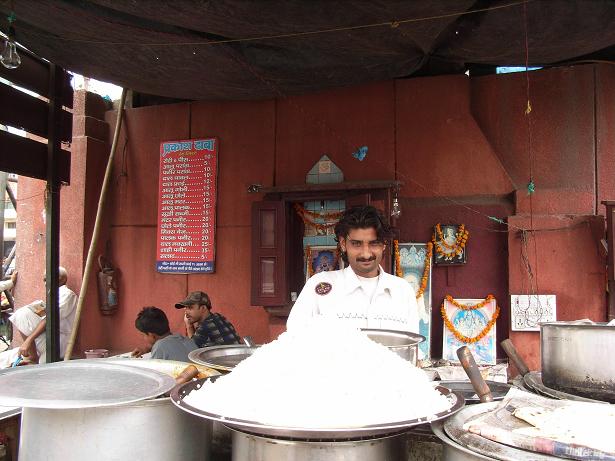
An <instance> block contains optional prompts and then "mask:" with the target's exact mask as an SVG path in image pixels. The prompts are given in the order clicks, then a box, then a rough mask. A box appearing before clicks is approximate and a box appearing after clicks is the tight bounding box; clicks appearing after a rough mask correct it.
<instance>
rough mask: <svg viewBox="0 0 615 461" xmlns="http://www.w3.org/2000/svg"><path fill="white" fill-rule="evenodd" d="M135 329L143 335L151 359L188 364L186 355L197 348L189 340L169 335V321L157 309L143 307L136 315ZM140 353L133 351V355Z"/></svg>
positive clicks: (180, 336)
mask: <svg viewBox="0 0 615 461" xmlns="http://www.w3.org/2000/svg"><path fill="white" fill-rule="evenodd" d="M135 327H136V328H137V330H139V331H140V332H141V333H142V334H143V338H144V339H145V343H146V345H147V349H150V350H151V351H152V357H151V358H153V359H163V360H178V361H180V362H190V359H189V358H188V354H189V353H190V352H192V351H193V350H195V349H196V348H197V347H196V344H194V341H192V340H191V339H190V338H186V337H184V336H182V335H177V334H171V329H170V328H169V319H167V316H166V314H165V313H164V312H163V311H162V310H161V309H158V308H157V307H144V308H143V309H142V310H141V312H139V315H137V319H136V320H135ZM141 353H142V351H141V350H140V349H135V351H133V355H140V354H141Z"/></svg>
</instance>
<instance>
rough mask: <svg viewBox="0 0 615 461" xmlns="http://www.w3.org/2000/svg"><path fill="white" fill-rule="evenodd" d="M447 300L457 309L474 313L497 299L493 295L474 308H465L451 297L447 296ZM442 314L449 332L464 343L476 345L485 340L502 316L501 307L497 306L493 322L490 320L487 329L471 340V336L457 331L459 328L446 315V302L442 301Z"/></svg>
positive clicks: (492, 318)
mask: <svg viewBox="0 0 615 461" xmlns="http://www.w3.org/2000/svg"><path fill="white" fill-rule="evenodd" d="M445 299H446V300H447V301H448V302H449V303H451V304H452V305H453V306H455V307H457V308H459V309H462V310H464V311H473V310H476V309H480V308H481V307H484V306H485V305H487V304H488V303H490V302H491V301H492V300H493V299H495V298H494V296H493V295H488V296H487V297H486V298H485V299H484V300H482V301H481V302H479V303H478V304H475V305H473V306H465V305H463V304H460V303H458V302H457V301H455V300H454V299H453V297H452V296H451V295H446V296H445ZM440 314H441V315H442V320H444V324H445V325H446V328H448V330H449V331H450V332H451V333H453V335H455V338H457V339H458V340H459V341H461V342H462V343H475V342H477V341H480V340H481V339H483V338H484V337H485V336H486V335H487V334H488V333H489V331H491V329H492V328H493V326H494V325H495V322H496V320H497V319H498V317H499V316H500V306H498V305H496V306H495V311H494V312H493V317H491V320H489V322H487V325H485V328H483V329H482V330H481V331H480V332H479V333H478V334H477V335H476V336H474V337H473V338H470V337H469V336H465V335H463V334H462V333H461V332H459V330H457V328H455V325H453V322H451V321H450V319H449V318H448V315H446V309H445V307H444V301H442V305H441V306H440Z"/></svg>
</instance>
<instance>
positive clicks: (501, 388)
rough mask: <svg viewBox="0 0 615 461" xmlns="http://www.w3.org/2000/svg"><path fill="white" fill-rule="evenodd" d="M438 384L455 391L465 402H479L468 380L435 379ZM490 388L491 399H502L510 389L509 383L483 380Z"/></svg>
mask: <svg viewBox="0 0 615 461" xmlns="http://www.w3.org/2000/svg"><path fill="white" fill-rule="evenodd" d="M435 382H436V383H437V384H439V385H440V386H443V387H446V388H447V389H450V390H452V391H457V392H459V393H460V394H461V395H463V397H464V398H465V400H466V403H479V402H480V399H479V398H478V395H476V391H475V390H474V386H472V383H471V382H470V381H465V380H464V381H461V380H459V381H435ZM485 382H486V383H487V385H488V386H489V389H490V390H491V395H492V396H493V400H502V399H503V398H504V397H505V396H506V394H507V393H508V391H509V390H510V388H511V386H510V384H506V383H498V382H497V381H485Z"/></svg>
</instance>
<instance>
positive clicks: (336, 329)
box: [185, 321, 450, 429]
mask: <svg viewBox="0 0 615 461" xmlns="http://www.w3.org/2000/svg"><path fill="white" fill-rule="evenodd" d="M185 401H186V403H188V404H189V405H192V406H193V407H196V408H199V409H202V410H205V411H208V412H211V413H214V414H219V415H223V416H224V417H227V418H238V419H243V420H249V421H255V422H260V423H262V424H266V425H270V426H283V427H295V428H309V429H311V428H314V429H318V428H323V429H325V428H353V427H361V426H366V425H373V424H386V423H392V422H397V421H406V420H410V419H414V418H419V417H429V416H431V415H434V414H435V413H438V412H441V411H444V410H446V409H448V408H449V407H450V403H449V401H448V400H447V399H446V397H444V396H443V395H441V394H440V393H439V392H438V391H436V390H435V389H434V388H433V385H432V384H431V383H430V382H429V381H428V379H427V376H426V375H425V373H424V372H423V371H422V370H421V369H419V368H416V367H414V366H413V365H411V364H410V363H409V362H407V361H406V360H404V359H402V358H401V357H399V356H398V355H396V354H395V353H393V352H391V351H389V350H388V349H387V348H386V347H384V346H382V345H380V344H377V343H375V342H373V341H372V340H370V339H369V338H368V337H367V336H366V335H365V334H364V333H362V332H361V331H359V330H355V329H348V328H347V327H344V326H343V325H340V324H338V323H337V322H334V323H330V322H323V321H318V322H315V323H314V324H313V325H312V327H311V328H306V329H299V330H294V331H291V332H286V333H283V334H282V335H280V337H279V338H278V339H277V340H275V341H273V342H271V343H269V344H266V345H264V346H261V347H260V348H259V349H258V350H256V351H255V352H254V354H253V355H252V356H251V357H249V358H247V359H246V360H244V361H243V362H241V363H240V364H239V365H238V366H237V367H236V368H235V369H234V370H233V372H232V373H230V374H228V375H226V376H222V377H221V378H219V379H217V380H216V381H215V382H214V383H211V382H207V383H206V384H205V385H204V386H203V387H202V388H201V389H199V390H198V391H193V392H191V393H190V394H189V395H188V396H187V397H186V399H185Z"/></svg>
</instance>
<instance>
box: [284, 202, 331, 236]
mask: <svg viewBox="0 0 615 461" xmlns="http://www.w3.org/2000/svg"><path fill="white" fill-rule="evenodd" d="M293 207H294V208H295V211H296V212H297V214H298V215H299V216H300V217H301V220H302V221H303V224H305V225H306V226H311V227H314V228H315V229H317V230H320V231H322V232H325V233H326V231H327V229H330V228H331V227H333V226H335V225H336V224H337V221H339V219H340V216H342V212H341V211H333V212H330V213H316V212H314V211H308V210H306V209H305V208H303V207H302V206H301V205H299V204H298V203H295V204H294V205H293ZM315 219H323V220H325V221H329V222H324V223H318V222H316V221H314V220H315Z"/></svg>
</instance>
